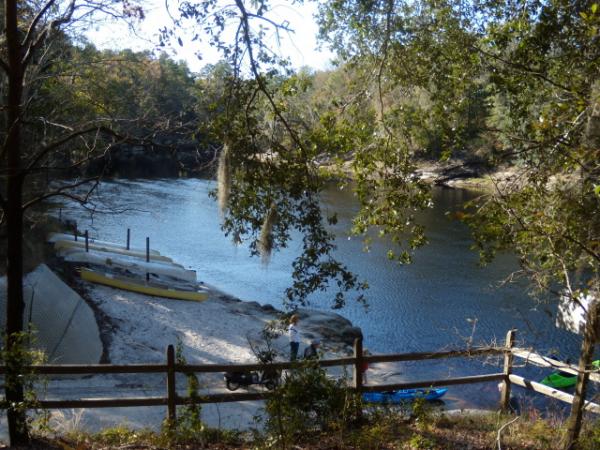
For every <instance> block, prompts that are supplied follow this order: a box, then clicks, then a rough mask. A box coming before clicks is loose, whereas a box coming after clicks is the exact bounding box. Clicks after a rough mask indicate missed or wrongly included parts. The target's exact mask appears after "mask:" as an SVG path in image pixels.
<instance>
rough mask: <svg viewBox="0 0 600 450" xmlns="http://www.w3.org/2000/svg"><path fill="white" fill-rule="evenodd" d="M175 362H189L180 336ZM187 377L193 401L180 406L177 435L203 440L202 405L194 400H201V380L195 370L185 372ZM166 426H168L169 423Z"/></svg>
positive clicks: (188, 394)
mask: <svg viewBox="0 0 600 450" xmlns="http://www.w3.org/2000/svg"><path fill="white" fill-rule="evenodd" d="M175 363H176V364H178V365H186V364H187V360H186V359H185V356H184V355H183V343H182V342H181V340H180V339H179V338H178V339H177V344H176V347H175ZM185 378H186V380H187V397H188V398H190V399H191V400H192V403H191V404H189V405H185V406H184V407H183V408H179V411H178V416H177V423H176V424H175V429H176V432H175V436H177V438H179V439H184V440H186V441H189V440H191V439H198V437H201V438H200V439H199V440H200V442H203V439H202V437H203V435H204V430H205V426H204V423H202V418H201V414H202V405H201V404H199V403H195V402H194V400H199V395H198V389H199V388H200V382H199V381H198V376H197V375H196V374H195V373H194V372H188V373H185ZM166 428H168V424H167V427H166Z"/></svg>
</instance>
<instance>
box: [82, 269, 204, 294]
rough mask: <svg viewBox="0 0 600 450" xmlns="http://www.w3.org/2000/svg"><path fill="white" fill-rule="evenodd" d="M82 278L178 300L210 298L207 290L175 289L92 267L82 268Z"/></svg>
mask: <svg viewBox="0 0 600 450" xmlns="http://www.w3.org/2000/svg"><path fill="white" fill-rule="evenodd" d="M81 279H82V280H85V281H90V282H92V283H96V284H103V285H105V286H111V287H114V288H117V289H123V290H125V291H131V292H137V293H140V294H146V295H154V296H157V297H165V298H174V299H177V300H191V301H198V302H199V301H202V300H206V299H207V298H208V293H207V292H202V291H197V290H192V289H187V290H185V289H183V290H182V289H174V288H172V287H169V286H168V285H167V284H161V283H156V282H153V281H152V282H147V281H145V280H143V279H134V278H127V277H123V276H118V275H112V274H109V273H100V272H95V271H93V270H90V269H84V268H82V269H81Z"/></svg>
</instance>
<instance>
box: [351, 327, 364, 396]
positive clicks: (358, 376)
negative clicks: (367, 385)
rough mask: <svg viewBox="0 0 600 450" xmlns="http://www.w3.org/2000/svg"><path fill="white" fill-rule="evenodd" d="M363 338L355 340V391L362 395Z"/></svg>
mask: <svg viewBox="0 0 600 450" xmlns="http://www.w3.org/2000/svg"><path fill="white" fill-rule="evenodd" d="M362 344H363V343H362V338H356V339H354V371H353V375H354V389H356V392H358V393H360V391H361V388H362V385H363V371H362V368H363V345H362Z"/></svg>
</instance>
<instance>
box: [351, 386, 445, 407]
mask: <svg viewBox="0 0 600 450" xmlns="http://www.w3.org/2000/svg"><path fill="white" fill-rule="evenodd" d="M447 391H448V389H447V388H431V389H400V390H397V391H390V392H365V393H363V395H362V399H363V401H364V402H366V403H381V404H399V403H406V402H412V401H414V400H416V399H418V398H422V399H424V400H428V401H430V400H437V399H439V398H441V397H443V396H444V394H446V392H447Z"/></svg>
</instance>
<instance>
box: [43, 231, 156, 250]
mask: <svg viewBox="0 0 600 450" xmlns="http://www.w3.org/2000/svg"><path fill="white" fill-rule="evenodd" d="M56 241H67V242H83V243H84V244H85V236H82V235H77V240H75V236H74V235H72V234H67V233H51V234H50V235H49V236H48V242H50V243H52V244H53V243H55V242H56ZM88 244H94V245H97V246H102V247H105V248H114V249H117V250H127V246H126V245H121V244H117V243H115V242H108V241H101V240H100V239H96V238H92V237H90V238H88ZM129 250H130V251H132V252H138V253H143V254H144V255H145V254H146V249H145V248H141V247H129ZM150 254H151V255H160V253H159V252H158V250H152V249H150Z"/></svg>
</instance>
